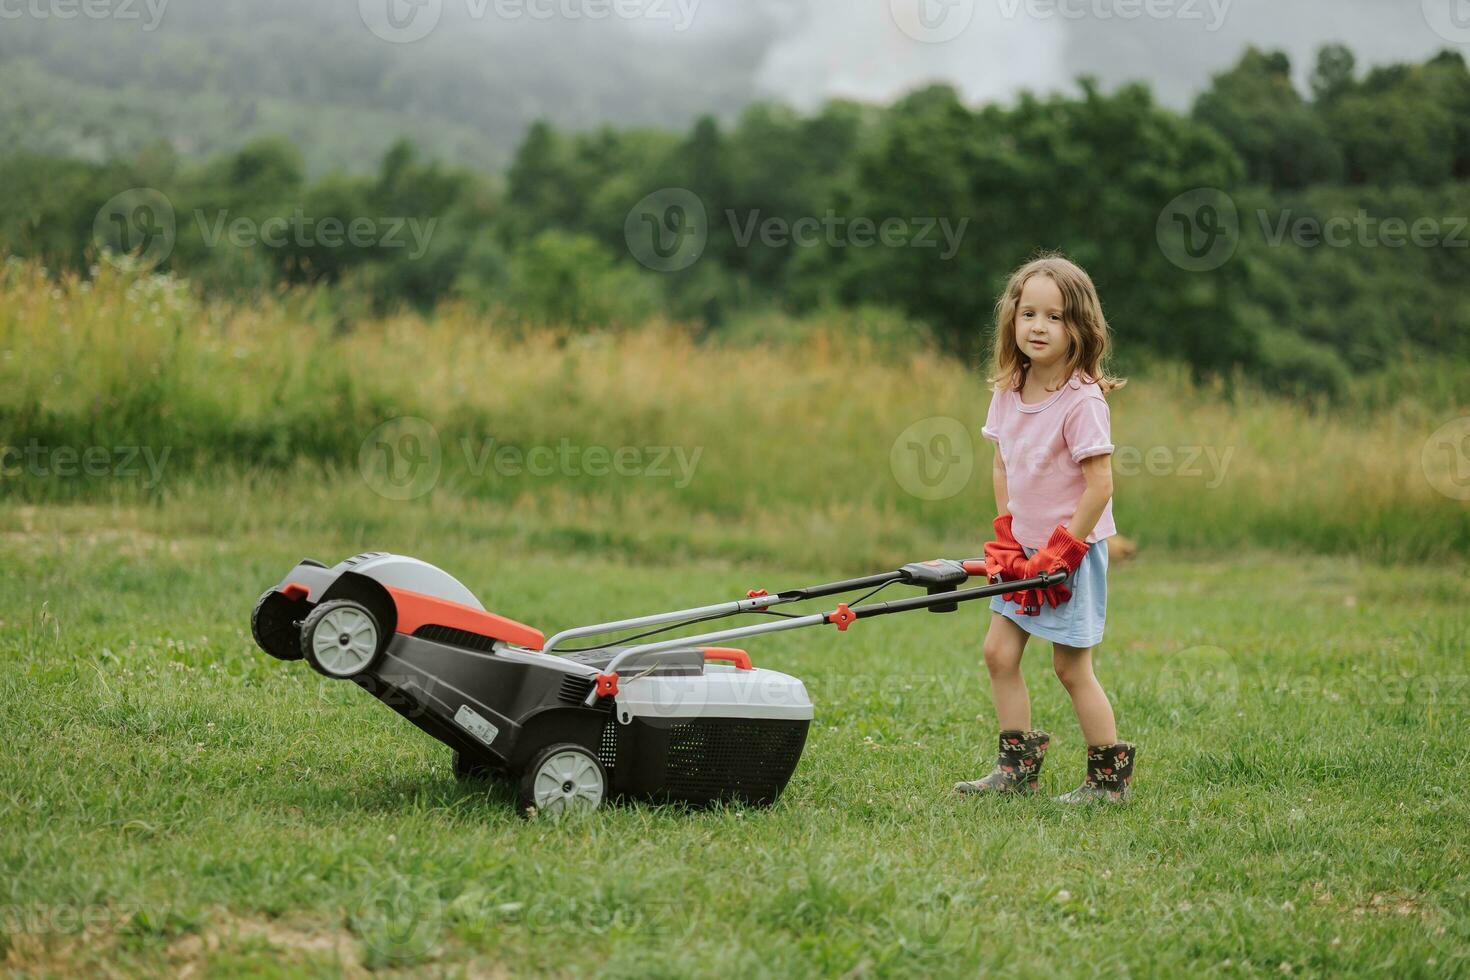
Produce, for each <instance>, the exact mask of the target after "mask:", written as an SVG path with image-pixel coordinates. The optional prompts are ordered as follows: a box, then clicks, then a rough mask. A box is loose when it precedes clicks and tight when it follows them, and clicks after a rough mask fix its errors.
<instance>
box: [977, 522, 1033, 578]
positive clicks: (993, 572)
mask: <svg viewBox="0 0 1470 980" xmlns="http://www.w3.org/2000/svg"><path fill="white" fill-rule="evenodd" d="M991 526H992V527H994V528H995V540H994V541H987V542H986V543H985V577H986V579H988V580H989V581H991V582H999V581H1001V580H1002V579H1005V578H1020V577H1021V576H1019V575H1017V574H1016V570H1017V569H1018V568H1019V567H1020V566H1021V564H1022V563H1024V562H1025V561H1026V552H1025V551H1023V550H1021V543H1020V542H1019V541H1017V540H1016V536H1015V535H1014V534H1012V533H1011V515H1010V514H1001V515H1000V516H999V517H997V518H996V519H995V520H994V521H993V522H992V524H991Z"/></svg>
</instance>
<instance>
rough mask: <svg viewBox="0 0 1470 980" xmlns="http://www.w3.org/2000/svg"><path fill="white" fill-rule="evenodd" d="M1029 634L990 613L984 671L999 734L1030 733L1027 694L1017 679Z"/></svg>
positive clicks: (1022, 679)
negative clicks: (987, 680) (1006, 732)
mask: <svg viewBox="0 0 1470 980" xmlns="http://www.w3.org/2000/svg"><path fill="white" fill-rule="evenodd" d="M1029 636H1030V634H1029V633H1027V632H1026V631H1025V630H1023V629H1021V627H1019V626H1017V625H1016V624H1015V623H1013V622H1011V621H1010V620H1009V619H1006V618H1005V617H1004V616H1002V615H1001V614H1000V613H991V615H990V629H989V630H988V631H987V632H986V634H985V669H986V670H987V671H989V672H990V697H991V700H993V701H994V702H995V717H996V721H997V722H998V723H999V726H1000V730H1001V731H1009V730H1014V731H1021V732H1026V731H1030V730H1031V694H1030V692H1028V691H1027V690H1026V679H1025V678H1024V677H1022V676H1021V654H1022V653H1024V652H1025V651H1026V640H1027V639H1028V638H1029Z"/></svg>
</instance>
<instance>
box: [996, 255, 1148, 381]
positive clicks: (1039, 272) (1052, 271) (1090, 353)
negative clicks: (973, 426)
mask: <svg viewBox="0 0 1470 980" xmlns="http://www.w3.org/2000/svg"><path fill="white" fill-rule="evenodd" d="M1032 276H1046V277H1047V278H1049V279H1050V280H1051V281H1052V282H1054V283H1056V284H1057V289H1059V290H1061V293H1062V323H1063V326H1064V327H1065V329H1066V331H1067V337H1068V338H1069V339H1070V340H1071V345H1070V350H1068V352H1067V369H1066V372H1065V373H1064V374H1063V375H1062V377H1063V378H1070V377H1072V375H1074V374H1077V373H1079V372H1080V373H1081V374H1082V376H1083V377H1084V378H1086V379H1087V380H1088V381H1094V382H1096V383H1097V386H1098V387H1099V388H1101V389H1102V390H1103V393H1104V394H1106V393H1107V392H1110V391H1112V390H1114V389H1115V388H1121V387H1123V385H1125V384H1127V383H1128V382H1127V381H1125V380H1124V379H1123V378H1115V377H1113V376H1112V375H1110V374H1108V373H1107V372H1106V370H1105V368H1104V366H1103V362H1104V361H1105V360H1107V357H1108V321H1107V319H1106V318H1105V317H1104V316H1103V311H1102V301H1101V300H1099V299H1098V297H1097V287H1095V286H1093V284H1092V278H1091V277H1090V276H1088V274H1087V273H1086V272H1084V271H1083V269H1082V267H1081V266H1079V265H1077V263H1075V262H1073V261H1072V260H1070V259H1068V258H1067V257H1066V256H1064V255H1062V254H1060V253H1058V252H1048V253H1047V254H1045V255H1042V256H1040V257H1038V258H1035V259H1032V260H1031V261H1030V262H1027V263H1026V264H1025V265H1023V266H1021V267H1020V268H1019V269H1017V270H1016V271H1015V272H1013V273H1011V278H1010V281H1009V282H1007V283H1006V288H1005V289H1004V290H1002V291H1001V294H1000V299H998V300H996V303H995V347H994V350H993V351H992V353H991V373H990V378H989V380H990V383H991V384H992V385H995V386H997V387H1000V388H1007V387H1009V388H1012V389H1014V390H1016V391H1019V390H1020V389H1021V386H1022V385H1024V384H1025V383H1026V372H1028V371H1029V370H1031V358H1030V357H1027V356H1026V352H1025V351H1023V350H1021V348H1020V346H1019V345H1018V344H1017V343H1016V307H1017V306H1019V305H1020V303H1021V290H1022V289H1024V288H1025V286H1026V283H1027V281H1028V280H1030V279H1031V277H1032Z"/></svg>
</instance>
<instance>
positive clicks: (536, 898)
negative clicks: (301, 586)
mask: <svg viewBox="0 0 1470 980" xmlns="http://www.w3.org/2000/svg"><path fill="white" fill-rule="evenodd" d="M261 513H262V516H261V517H260V518H259V519H257V520H256V521H255V522H254V523H255V526H256V531H255V532H254V533H250V534H238V535H233V536H231V537H229V538H219V537H215V536H211V535H208V534H204V533H201V532H200V531H199V530H198V529H197V524H198V522H197V521H195V520H194V519H192V518H191V517H190V516H189V515H188V514H184V513H179V514H175V515H172V516H171V514H170V512H169V511H168V510H167V506H166V505H165V507H164V508H163V510H162V511H160V512H155V513H154V514H152V515H151V516H146V517H145V518H142V519H140V518H139V517H138V516H137V515H136V514H134V513H132V512H129V511H125V510H119V511H109V510H108V509H106V508H88V509H79V508H61V507H55V508H44V507H43V508H39V509H36V508H30V509H22V508H17V507H14V506H0V561H3V566H4V575H3V577H0V668H3V669H0V717H3V718H4V727H3V732H4V737H3V741H0V861H3V869H4V877H3V881H0V914H3V921H0V926H3V929H4V932H3V934H0V968H3V969H4V970H5V971H6V972H18V973H20V974H22V975H62V974H77V973H94V972H97V971H110V972H115V973H120V974H134V975H138V974H141V975H150V974H158V973H160V972H168V973H173V972H181V971H185V970H188V971H190V972H191V973H192V975H195V976H199V975H220V976H225V975H229V976H233V975H238V974H242V973H243V974H253V975H276V974H278V973H284V974H288V975H294V974H301V973H317V972H322V973H328V974H331V973H343V974H356V973H360V972H362V971H364V970H368V969H388V970H406V971H410V972H427V973H447V974H451V975H457V974H476V975H481V974H490V975H495V974H500V973H524V972H537V973H553V974H555V973H563V974H585V973H588V972H594V971H598V972H605V973H607V974H612V975H627V976H648V975H655V976H659V975H667V976H682V975H688V974H691V973H692V974H705V975H708V974H716V973H718V974H739V975H747V976H749V975H773V976H789V975H810V974H849V975H853V976H859V975H874V976H889V975H914V976H930V975H962V976H974V975H976V974H978V973H981V972H984V973H986V974H990V973H997V974H1003V975H1019V976H1043V975H1055V974H1075V975H1084V974H1085V975H1094V974H1104V975H1130V976H1134V975H1158V976H1179V975H1185V974H1186V972H1187V973H1188V974H1201V973H1203V974H1209V975H1220V976H1236V975H1267V974H1269V975H1271V976H1280V975H1283V974H1290V975H1292V976H1320V975H1334V974H1339V973H1369V972H1374V973H1380V974H1384V975H1392V976H1435V977H1439V976H1454V975H1465V974H1466V973H1467V972H1470V845H1467V839H1470V798H1467V789H1466V787H1467V785H1470V738H1467V735H1470V726H1467V721H1470V656H1467V653H1470V576H1467V575H1466V574H1465V572H1464V569H1463V568H1462V567H1452V568H1451V569H1450V570H1448V571H1444V570H1438V571H1432V570H1427V569H1425V568H1422V567H1382V566H1378V565H1372V564H1366V563H1360V562H1357V561H1355V560H1352V559H1341V558H1334V559H1323V558H1304V557H1301V556H1299V555H1283V554H1269V553H1243V554H1237V555H1233V556H1232V557H1230V558H1229V559H1228V560H1226V559H1222V558H1219V557H1207V558H1202V559H1193V558H1191V557H1189V556H1185V555H1179V554H1169V553H1164V552H1159V551H1153V550H1149V549H1145V550H1144V551H1143V552H1142V553H1141V554H1140V555H1139V557H1138V558H1136V559H1134V560H1133V561H1131V562H1127V563H1121V564H1117V565H1115V567H1114V570H1113V575H1112V602H1111V604H1110V605H1111V609H1110V612H1111V616H1110V622H1109V628H1108V638H1107V642H1106V643H1105V645H1104V647H1103V648H1102V650H1101V653H1100V654H1099V656H1098V673H1099V675H1100V677H1101V678H1102V680H1103V683H1104V686H1105V687H1106V688H1107V689H1108V691H1109V693H1110V694H1111V695H1112V697H1113V701H1114V704H1115V706H1116V708H1117V712H1118V718H1119V725H1120V730H1121V733H1122V735H1123V736H1124V737H1125V738H1129V739H1132V740H1134V741H1136V742H1137V743H1138V745H1139V764H1138V769H1137V774H1136V778H1135V784H1134V788H1135V793H1136V797H1135V801H1134V802H1133V803H1132V804H1131V805H1129V806H1127V807H1122V808H1106V809H1093V810H1075V809H1067V808H1063V807H1062V806H1060V805H1058V804H1054V803H1052V802H1050V801H1049V799H1047V798H1033V799H981V800H975V799H960V798H957V797H955V796H954V795H952V794H951V792H950V785H951V784H952V783H953V782H954V781H955V780H956V779H959V778H969V777H973V776H975V775H977V774H980V773H982V772H983V771H985V770H986V769H987V768H988V765H989V761H990V760H991V759H992V758H993V750H994V723H993V713H992V709H991V707H990V704H989V699H988V694H987V687H986V682H985V680H984V678H983V673H984V668H983V665H982V662H981V657H980V637H981V635H982V627H983V622H984V616H985V615H988V614H982V611H981V610H980V609H977V608H975V607H973V606H971V607H969V608H962V610H961V612H960V613H958V614H955V615H947V616H936V615H931V614H928V613H922V612H920V613H912V614H906V615H902V616H894V617H886V618H882V619H876V620H871V621H865V622H860V623H858V624H857V625H855V626H854V627H853V628H852V629H851V630H849V631H848V632H847V633H845V634H839V633H837V632H836V631H834V630H831V629H820V630H808V631H798V632H793V633H788V634H784V635H782V636H778V637H771V638H765V639H761V640H757V641H754V642H752V643H751V644H749V646H748V648H749V649H750V651H751V653H752V655H753V657H754V658H755V660H756V663H757V664H758V665H762V666H770V667H775V668H778V669H782V670H786V671H789V672H792V673H795V674H797V675H798V676H800V677H802V678H803V679H804V680H805V681H806V683H807V686H808V689H809V690H810V692H811V694H812V697H813V700H814V702H815V703H816V705H817V714H816V720H815V721H814V723H813V727H812V732H811V737H810V739H809V741H808V744H807V749H806V752H805V754H804V756H803V758H802V761H801V764H800V766H799V767H798V769H797V771H796V775H795V776H794V778H793V779H792V782H791V784H790V786H789V787H788V789H787V791H786V793H785V795H784V796H783V797H782V798H781V800H780V802H779V803H778V804H777V805H776V806H775V807H773V808H771V809H766V810H757V809H739V808H733V809H717V810H711V811H696V812H686V811H681V810H678V809H674V808H655V807H647V806H642V805H620V806H615V807H612V808H610V809H607V810H604V811H602V812H599V813H597V814H594V815H592V816H591V817H589V818H587V819H583V820H578V821H572V822H565V823H552V822H549V821H544V820H525V819H522V818H521V817H518V816H517V815H516V814H515V813H514V812H513V809H512V805H511V800H510V795H509V793H508V792H506V791H505V790H502V789H499V788H496V787H494V786H487V785H483V784H481V785H470V784H460V783H457V782H456V781H455V779H454V778H453V776H452V775H451V774H450V771H449V764H448V763H449V759H448V755H449V753H448V750H447V749H445V748H443V747H442V746H440V745H439V744H438V743H437V742H434V741H433V740H431V739H430V738H428V737H427V736H425V735H423V734H422V733H420V732H419V731H418V730H417V729H415V728H413V727H412V726H410V725H409V724H408V723H406V722H405V721H403V720H402V719H400V718H399V717H398V716H397V715H395V714H393V713H392V712H391V711H389V710H387V709H386V708H384V706H382V705H380V704H378V703H377V702H376V701H374V700H373V699H372V698H370V697H369V696H368V695H367V694H366V693H365V692H363V691H361V690H359V689H357V688H356V687H354V686H352V685H350V684H348V683H346V682H329V681H327V680H325V679H323V678H321V677H319V676H317V675H316V674H314V673H312V672H311V671H310V669H309V668H307V667H306V665H305V664H303V663H295V664H284V663H279V662H277V661H274V660H271V659H269V658H268V657H266V656H265V655H263V654H261V653H259V652H257V651H256V650H255V649H254V647H253V644H252V643H251V641H250V639H249V635H248V616H249V612H250V607H251V604H252V603H253V601H254V599H255V597H256V596H257V595H258V593H259V592H260V591H261V590H262V589H263V588H265V587H266V586H268V585H270V584H272V583H273V582H274V581H276V580H277V579H278V578H279V576H280V575H281V574H282V573H283V572H284V571H285V570H286V569H287V568H289V567H290V565H291V564H292V563H293V562H295V561H296V560H297V559H298V558H300V557H302V556H303V555H312V556H315V557H318V558H320V559H323V560H326V561H329V562H330V561H335V560H338V559H340V558H342V557H345V556H346V555H348V554H351V553H353V552H355V551H358V550H362V549H363V548H366V547H386V548H391V549H394V550H401V551H406V552H409V553H413V554H417V555H418V556H420V557H423V558H425V559H427V560H430V561H433V562H434V563H436V564H439V565H441V566H442V567H445V568H447V569H449V570H451V571H452V572H454V573H455V574H456V575H458V576H459V577H460V578H461V579H462V580H463V581H465V582H466V583H467V584H468V585H469V586H470V587H471V588H472V589H473V590H475V591H476V592H477V593H478V594H479V595H480V596H481V597H482V598H483V599H484V600H485V602H486V605H487V606H488V607H489V608H491V609H494V610H496V611H498V612H501V613H503V614H505V615H508V616H511V617H514V618H517V619H520V620H522V621H525V622H529V623H532V624H535V625H537V626H540V627H542V628H544V629H546V630H547V631H548V632H550V631H552V630H554V629H556V628H560V627H562V626H567V625H574V624H576V623H579V622H588V621H596V620H599V619H603V618H612V617H616V616H619V615H624V614H627V615H631V614H635V613H639V612H649V611H654V610H656V609H659V608H663V607H672V606H677V605H688V604H692V603H695V602H699V601H712V600H714V599H719V598H726V597H729V596H731V595H735V594H743V593H744V591H745V589H747V588H750V587H755V586H764V587H767V588H770V589H772V590H773V591H774V590H775V589H777V588H781V587H789V586H793V585H801V584H808V583H810V582H815V581H823V580H828V579H832V578H837V577H841V576H846V575H852V574H860V573H864V572H869V571H876V570H877V569H872V568H853V567H830V566H825V565H823V564H822V563H821V558H820V556H819V555H814V556H813V557H812V559H811V562H810V564H809V565H808V567H801V568H798V567H786V568H779V567H765V566H761V567H756V566H751V565H741V564H736V563H729V562H722V563H713V562H694V561H687V560H683V559H681V560H679V561H677V562H675V563H671V564H669V565H667V566H661V565H657V564H653V563H636V562H635V561H634V560H632V559H629V558H626V557H622V558H617V557H606V558H603V557H598V556H596V555H593V556H586V555H575V554H555V553H549V552H547V551H545V550H535V549H528V548H522V547H520V546H519V545H517V543H516V542H515V541H513V540H508V539H504V538H496V539H494V540H487V538H486V537H483V536H478V535H477V534H476V533H475V530H474V528H473V527H470V526H466V527H465V528H463V529H461V530H460V531H459V532H458V533H456V534H454V535H452V536H451V535H444V536H440V537H434V536H430V535H427V534H424V533H422V532H421V531H416V530H415V525H409V524H404V525H403V526H402V527H400V528H397V529H394V528H388V529H387V530H383V529H377V530H375V531H373V532H371V533H369V532H359V533H356V534H352V533H339V531H338V530H337V529H335V528H334V529H332V530H331V531H330V532H321V533H318V534H316V535H312V534H301V535H298V534H294V533H293V534H286V533H279V532H271V531H270V530H269V527H270V521H269V520H268V519H267V517H266V516H265V509H264V508H262V511H261ZM171 522H172V523H171ZM978 547H979V542H978V541H977V542H976V550H978ZM912 557H913V558H923V557H931V556H927V555H913V556H912ZM956 557H958V556H956ZM889 591H890V592H891V591H894V590H892V589H890V590H889ZM1025 669H1026V672H1027V680H1028V682H1029V684H1030V686H1031V690H1032V695H1033V699H1034V701H1035V711H1034V715H1035V720H1036V723H1037V724H1038V725H1041V726H1044V727H1046V728H1047V729H1048V730H1050V731H1051V732H1053V734H1054V736H1055V737H1054V740H1053V747H1052V750H1051V753H1050V756H1049V761H1048V762H1047V765H1046V770H1045V772H1044V773H1043V778H1042V782H1043V786H1044V789H1046V790H1047V791H1048V792H1049V793H1058V792H1062V791H1064V790H1067V789H1070V788H1072V786H1073V785H1075V784H1076V782H1077V781H1078V780H1079V778H1080V776H1081V772H1082V749H1083V746H1082V741H1081V737H1080V735H1079V733H1078V731H1077V727H1076V721H1075V719H1074V718H1073V716H1072V713H1071V708H1070V706H1069V704H1068V702H1067V700H1066V697H1065V694H1064V693H1063V691H1062V689H1061V687H1060V685H1059V684H1058V683H1057V682H1056V680H1055V678H1054V677H1053V676H1052V675H1051V668H1050V655H1049V650H1047V649H1046V647H1045V645H1042V644H1038V643H1033V645H1032V647H1031V648H1030V650H1029V652H1028V657H1027V663H1026V668H1025Z"/></svg>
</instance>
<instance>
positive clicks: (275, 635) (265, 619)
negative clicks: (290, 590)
mask: <svg viewBox="0 0 1470 980" xmlns="http://www.w3.org/2000/svg"><path fill="white" fill-rule="evenodd" d="M305 608H306V607H305V606H304V605H303V604H302V603H301V602H300V601H298V600H293V599H291V598H289V597H288V596H286V595H284V594H282V593H280V592H277V591H276V590H275V589H267V590H266V591H265V592H264V593H262V594H261V597H260V598H259V599H257V600H256V601H255V608H254V609H252V610H250V636H251V637H252V638H253V639H254V640H255V645H256V646H258V647H260V648H261V649H262V650H264V651H265V652H266V653H268V654H270V655H271V656H272V657H275V658H276V659H277V660H300V659H301V630H300V629H299V628H298V627H297V625H296V622H297V620H299V619H300V618H301V612H302V610H303V609H305Z"/></svg>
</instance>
